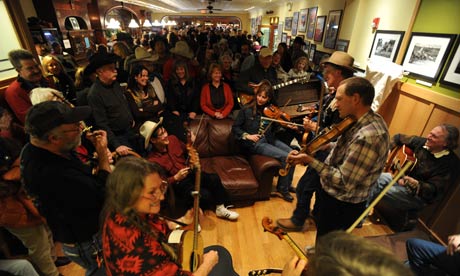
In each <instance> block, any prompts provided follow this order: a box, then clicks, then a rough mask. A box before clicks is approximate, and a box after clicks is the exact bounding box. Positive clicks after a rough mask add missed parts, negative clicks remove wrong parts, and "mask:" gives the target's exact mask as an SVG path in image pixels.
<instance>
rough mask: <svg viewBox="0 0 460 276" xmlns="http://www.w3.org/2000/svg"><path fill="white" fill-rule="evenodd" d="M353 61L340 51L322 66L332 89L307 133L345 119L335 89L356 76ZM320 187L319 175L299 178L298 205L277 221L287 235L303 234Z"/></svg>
mask: <svg viewBox="0 0 460 276" xmlns="http://www.w3.org/2000/svg"><path fill="white" fill-rule="evenodd" d="M353 62H354V58H353V57H352V56H350V55H349V54H347V53H345V52H341V51H335V52H334V53H333V54H332V56H331V57H330V58H329V59H327V60H326V61H325V62H324V63H323V64H322V65H323V68H324V69H323V76H324V79H325V81H326V83H327V86H328V88H329V93H328V94H327V95H325V97H324V100H323V105H322V112H321V114H320V117H321V118H320V119H319V120H318V122H316V121H315V120H311V119H309V118H308V117H305V118H304V121H303V123H304V128H305V131H309V132H315V131H317V129H318V124H319V129H318V132H319V131H321V130H322V129H324V128H326V127H329V126H331V125H333V124H337V123H340V122H341V121H342V118H340V116H339V111H338V110H337V107H336V104H335V103H336V101H335V100H334V99H335V94H336V88H337V87H339V84H340V82H341V81H343V80H344V79H347V78H350V77H352V76H353V72H354V69H353ZM328 153H329V152H328V151H327V150H321V151H318V152H317V153H316V154H315V158H316V159H318V160H319V161H324V159H326V156H327V154H328ZM319 187H320V182H319V175H318V173H317V172H316V171H315V170H313V169H311V168H307V170H306V171H305V173H304V175H303V176H302V177H301V178H300V180H299V182H298V184H297V188H296V194H297V204H296V208H295V209H294V211H293V212H292V216H291V218H284V219H278V220H277V221H276V222H277V224H278V226H279V227H281V228H283V230H285V231H301V230H302V229H303V225H304V222H305V220H306V219H307V217H308V215H309V213H310V202H311V198H312V196H313V193H314V192H315V191H316V190H317V189H318V188H319Z"/></svg>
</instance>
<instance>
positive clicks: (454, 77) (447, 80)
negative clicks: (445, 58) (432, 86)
mask: <svg viewBox="0 0 460 276" xmlns="http://www.w3.org/2000/svg"><path fill="white" fill-rule="evenodd" d="M440 82H441V83H442V84H445V85H449V86H452V87H455V88H458V89H460V39H457V43H456V45H455V46H454V52H452V55H451V57H450V59H449V62H448V63H447V66H446V68H445V69H444V72H443V74H442V76H441V80H440Z"/></svg>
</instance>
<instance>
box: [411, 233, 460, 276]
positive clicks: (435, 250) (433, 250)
mask: <svg viewBox="0 0 460 276" xmlns="http://www.w3.org/2000/svg"><path fill="white" fill-rule="evenodd" d="M406 250H407V257H408V259H409V265H410V267H411V269H412V271H414V273H415V274H416V275H418V276H425V275H460V235H459V234H457V235H452V236H449V238H448V244H447V247H445V246H442V245H440V244H437V243H434V242H430V241H425V240H421V239H415V238H412V239H408V240H407V241H406Z"/></svg>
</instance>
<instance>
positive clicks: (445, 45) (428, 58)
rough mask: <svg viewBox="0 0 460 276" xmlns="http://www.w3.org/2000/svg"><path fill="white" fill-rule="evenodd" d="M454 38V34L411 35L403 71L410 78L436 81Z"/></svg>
mask: <svg viewBox="0 0 460 276" xmlns="http://www.w3.org/2000/svg"><path fill="white" fill-rule="evenodd" d="M454 38H455V35H454V34H435V33H412V36H411V38H410V42H409V47H407V51H406V54H405V55H404V62H403V64H402V66H403V69H404V70H405V71H408V72H409V73H410V75H411V76H414V77H421V78H424V79H427V80H430V81H436V79H437V78H438V76H439V73H440V72H441V69H442V67H443V65H444V63H445V61H446V59H447V55H448V54H449V52H450V49H451V48H452V44H453V42H454Z"/></svg>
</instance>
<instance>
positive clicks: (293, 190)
mask: <svg viewBox="0 0 460 276" xmlns="http://www.w3.org/2000/svg"><path fill="white" fill-rule="evenodd" d="M288 191H289V192H290V193H294V194H295V193H296V188H295V187H292V186H290V187H289V188H288Z"/></svg>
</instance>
